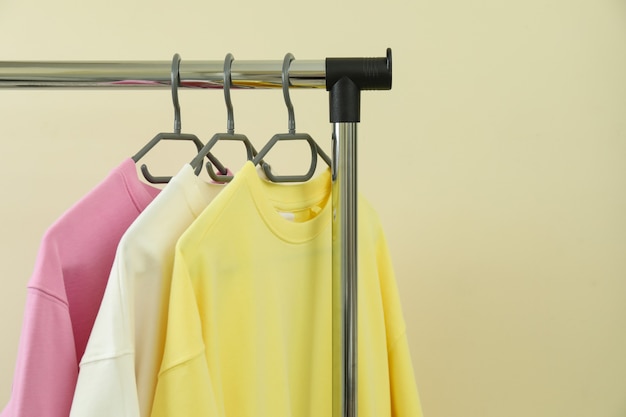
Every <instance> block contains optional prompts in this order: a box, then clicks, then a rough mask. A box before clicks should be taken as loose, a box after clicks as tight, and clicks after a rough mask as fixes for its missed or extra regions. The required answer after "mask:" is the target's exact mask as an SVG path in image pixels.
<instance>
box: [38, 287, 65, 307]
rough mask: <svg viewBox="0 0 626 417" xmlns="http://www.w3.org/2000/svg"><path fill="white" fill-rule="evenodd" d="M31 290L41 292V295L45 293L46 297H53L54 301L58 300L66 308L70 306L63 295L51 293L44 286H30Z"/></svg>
mask: <svg viewBox="0 0 626 417" xmlns="http://www.w3.org/2000/svg"><path fill="white" fill-rule="evenodd" d="M28 289H29V290H32V291H34V292H36V293H40V294H41V295H43V296H44V297H45V298H48V299H51V300H53V301H56V302H58V303H60V304H61V305H63V307H65V308H69V305H68V304H67V301H65V300H63V299H62V298H61V297H59V296H57V295H54V294H52V293H50V292H49V291H47V290H44V289H43V288H38V287H30V286H29V287H28Z"/></svg>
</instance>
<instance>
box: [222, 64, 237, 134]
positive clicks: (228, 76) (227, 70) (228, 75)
mask: <svg viewBox="0 0 626 417" xmlns="http://www.w3.org/2000/svg"><path fill="white" fill-rule="evenodd" d="M234 60H235V57H234V56H233V54H231V53H229V54H227V55H226V58H225V59H224V100H225V101H226V111H227V112H228V120H227V124H226V129H227V132H228V133H229V134H231V135H232V134H234V133H235V116H234V115H233V102H232V101H231V99H230V87H231V85H232V83H233V77H232V66H233V61H234Z"/></svg>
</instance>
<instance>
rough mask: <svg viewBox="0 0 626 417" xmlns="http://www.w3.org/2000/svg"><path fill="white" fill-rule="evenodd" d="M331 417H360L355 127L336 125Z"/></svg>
mask: <svg viewBox="0 0 626 417" xmlns="http://www.w3.org/2000/svg"><path fill="white" fill-rule="evenodd" d="M332 179H333V186H332V195H333V417H335V416H340V417H356V416H357V395H356V394H357V353H358V352H357V340H358V337H357V326H358V321H357V319H358V314H357V312H358V304H357V301H358V297H357V293H358V286H357V285H358V280H357V277H358V272H357V260H358V258H357V218H358V217H357V216H358V214H357V123H334V125H333V175H332Z"/></svg>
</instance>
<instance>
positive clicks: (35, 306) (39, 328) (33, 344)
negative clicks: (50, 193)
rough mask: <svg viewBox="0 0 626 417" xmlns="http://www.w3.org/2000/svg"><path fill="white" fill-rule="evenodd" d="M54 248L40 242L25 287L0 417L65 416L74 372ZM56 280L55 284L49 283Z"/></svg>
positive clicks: (67, 316) (73, 354)
mask: <svg viewBox="0 0 626 417" xmlns="http://www.w3.org/2000/svg"><path fill="white" fill-rule="evenodd" d="M61 274H62V271H61V263H60V259H58V255H57V253H56V249H55V245H54V242H53V241H52V240H51V239H50V238H48V237H44V239H43V241H42V245H41V247H40V250H39V255H38V257H37V265H36V266H35V271H34V272H33V276H32V279H31V284H29V287H28V293H27V296H26V308H25V312H24V322H23V324H22V333H21V335H20V342H19V349H18V354H17V362H16V366H15V373H14V379H13V390H12V393H11V400H10V401H9V403H8V404H7V406H6V408H5V409H4V411H3V412H2V413H0V417H18V416H19V417H30V416H33V417H36V416H46V417H48V416H50V417H52V416H55V417H56V416H59V417H61V416H68V415H69V411H70V407H71V401H72V396H73V393H74V388H75V385H76V378H77V374H78V366H77V363H76V348H75V343H74V333H73V329H72V322H71V318H70V314H69V308H68V304H67V300H66V297H65V291H64V289H63V288H62V285H59V286H57V287H56V288H55V287H54V285H47V286H46V285H39V286H35V285H34V284H33V283H38V282H42V281H43V280H41V279H40V278H42V277H46V278H48V279H47V280H45V281H46V282H48V283H62V282H63V280H62V277H60V275H61ZM55 276H56V277H59V278H58V279H54V278H53V277H55Z"/></svg>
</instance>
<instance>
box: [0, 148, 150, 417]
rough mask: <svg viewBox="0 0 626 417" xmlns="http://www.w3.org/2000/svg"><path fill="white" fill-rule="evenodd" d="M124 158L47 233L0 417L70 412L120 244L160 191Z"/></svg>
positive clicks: (53, 416)
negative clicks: (140, 214)
mask: <svg viewBox="0 0 626 417" xmlns="http://www.w3.org/2000/svg"><path fill="white" fill-rule="evenodd" d="M159 191H160V190H159V189H157V188H154V187H151V186H149V185H147V184H144V183H142V182H141V181H139V179H138V177H137V173H136V168H135V164H134V162H133V161H132V159H130V158H129V159H127V160H125V161H124V162H123V163H122V164H120V165H119V166H118V167H117V168H115V169H114V170H113V171H111V173H110V174H109V175H108V176H107V177H106V178H105V179H104V181H102V182H101V183H100V184H99V185H98V186H97V187H96V188H94V189H93V190H92V191H91V192H89V193H88V194H87V195H86V196H85V197H83V198H82V199H81V200H80V201H79V202H78V203H77V204H75V205H74V206H73V207H72V208H71V209H69V210H68V211H67V212H66V213H65V214H63V216H61V217H60V218H59V219H58V220H57V221H56V222H55V223H54V224H53V225H52V226H51V227H50V228H49V229H48V231H47V232H46V234H45V235H44V237H43V239H42V242H41V246H40V248H39V253H38V256H37V262H36V265H35V270H34V272H33V275H32V277H31V279H30V282H29V284H28V292H27V297H26V309H25V313H24V323H23V326H22V333H21V336H20V342H19V350H18V354H17V363H16V367H15V374H14V377H13V390H12V393H11V399H10V400H9V403H8V404H7V406H6V407H5V409H4V410H3V411H2V412H1V413H0V417H57V416H58V417H67V416H69V413H70V407H71V403H72V398H73V395H74V388H75V386H76V380H77V377H78V367H79V362H80V359H81V357H82V356H83V352H84V351H85V346H86V345H87V340H88V339H89V334H90V332H91V328H92V326H93V323H94V321H95V318H96V315H97V313H98V309H99V307H100V302H101V300H102V296H103V293H104V289H105V287H106V283H107V279H108V277H109V273H110V272H111V266H112V264H113V259H114V257H115V251H116V248H117V244H118V242H119V240H120V238H121V237H122V235H123V234H124V232H125V231H126V229H127V228H128V227H129V226H130V224H131V223H132V222H133V221H134V220H135V218H136V217H137V216H138V215H139V213H141V211H143V209H144V208H145V207H146V206H147V205H148V204H149V203H150V202H151V201H152V199H153V198H154V197H156V195H157V194H158V193H159Z"/></svg>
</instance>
